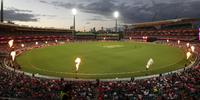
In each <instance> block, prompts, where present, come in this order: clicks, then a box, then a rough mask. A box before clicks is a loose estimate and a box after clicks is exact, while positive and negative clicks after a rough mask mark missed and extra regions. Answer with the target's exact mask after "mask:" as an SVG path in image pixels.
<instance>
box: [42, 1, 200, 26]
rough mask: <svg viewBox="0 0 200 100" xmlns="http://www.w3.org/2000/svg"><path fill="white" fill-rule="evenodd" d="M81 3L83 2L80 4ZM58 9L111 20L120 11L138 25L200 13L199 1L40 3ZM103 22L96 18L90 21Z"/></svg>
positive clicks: (127, 21)
mask: <svg viewBox="0 0 200 100" xmlns="http://www.w3.org/2000/svg"><path fill="white" fill-rule="evenodd" d="M78 1H81V2H78ZM40 2H41V3H46V4H50V5H53V6H56V7H62V8H66V9H71V8H73V7H76V8H78V9H79V10H80V11H82V12H85V13H88V14H93V15H94V16H95V15H99V16H103V18H105V20H106V19H111V18H112V12H114V11H115V10H118V11H119V12H120V17H121V19H122V21H123V22H124V23H128V24H130V23H137V22H147V21H156V20H165V19H173V18H180V17H188V18H198V17H199V16H200V12H198V11H197V10H198V9H200V6H199V4H200V1H199V0H92V1H91V2H89V1H88V0H86V1H85V2H83V0H76V2H66V1H53V2H47V1H44V0H43V1H40ZM98 19H99V20H103V19H102V18H94V19H90V20H98Z"/></svg>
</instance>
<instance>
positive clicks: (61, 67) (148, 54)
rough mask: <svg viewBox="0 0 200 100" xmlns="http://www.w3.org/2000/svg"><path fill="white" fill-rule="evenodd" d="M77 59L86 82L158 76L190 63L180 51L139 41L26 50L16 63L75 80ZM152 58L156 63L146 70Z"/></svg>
mask: <svg viewBox="0 0 200 100" xmlns="http://www.w3.org/2000/svg"><path fill="white" fill-rule="evenodd" d="M76 57H80V58H81V61H82V62H81V64H80V68H79V71H78V74H77V76H78V77H79V78H85V79H88V78H89V79H97V78H116V77H118V78H122V77H134V76H143V75H146V74H148V75H150V74H159V73H163V72H168V71H172V70H176V69H179V68H181V67H184V64H185V63H186V62H187V60H186V57H185V53H184V52H183V50H181V49H179V48H174V47H170V46H166V45H158V44H151V43H136V42H75V43H67V44H65V45H61V46H50V47H46V48H39V49H33V50H31V51H27V52H25V53H23V54H21V55H20V56H18V57H17V62H18V63H19V64H20V65H21V66H22V70H23V71H26V72H31V73H39V74H41V75H48V76H57V77H66V78H74V77H76V74H75V62H74V60H75V59H76ZM150 58H152V59H153V60H154V63H153V65H152V66H150V69H149V70H148V71H146V64H147V62H148V60H149V59H150Z"/></svg>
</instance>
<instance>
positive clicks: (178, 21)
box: [131, 18, 200, 27]
mask: <svg viewBox="0 0 200 100" xmlns="http://www.w3.org/2000/svg"><path fill="white" fill-rule="evenodd" d="M198 21H200V18H193V19H192V18H179V19H171V20H163V21H154V22H145V23H136V24H133V25H131V26H132V27H150V26H159V25H173V24H183V23H192V22H198Z"/></svg>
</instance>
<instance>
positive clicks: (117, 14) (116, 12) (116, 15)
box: [114, 11, 119, 33]
mask: <svg viewBox="0 0 200 100" xmlns="http://www.w3.org/2000/svg"><path fill="white" fill-rule="evenodd" d="M114 17H115V32H116V33H117V18H118V17H119V12H118V11H115V12H114Z"/></svg>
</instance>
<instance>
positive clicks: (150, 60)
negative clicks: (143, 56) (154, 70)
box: [146, 58, 154, 69]
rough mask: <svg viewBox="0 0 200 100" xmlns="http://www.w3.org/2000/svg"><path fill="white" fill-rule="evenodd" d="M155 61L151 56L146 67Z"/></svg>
mask: <svg viewBox="0 0 200 100" xmlns="http://www.w3.org/2000/svg"><path fill="white" fill-rule="evenodd" d="M153 63H154V61H153V59H152V58H150V59H149V61H148V62H147V65H146V68H147V69H149V67H150V66H151V65H152V64H153Z"/></svg>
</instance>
